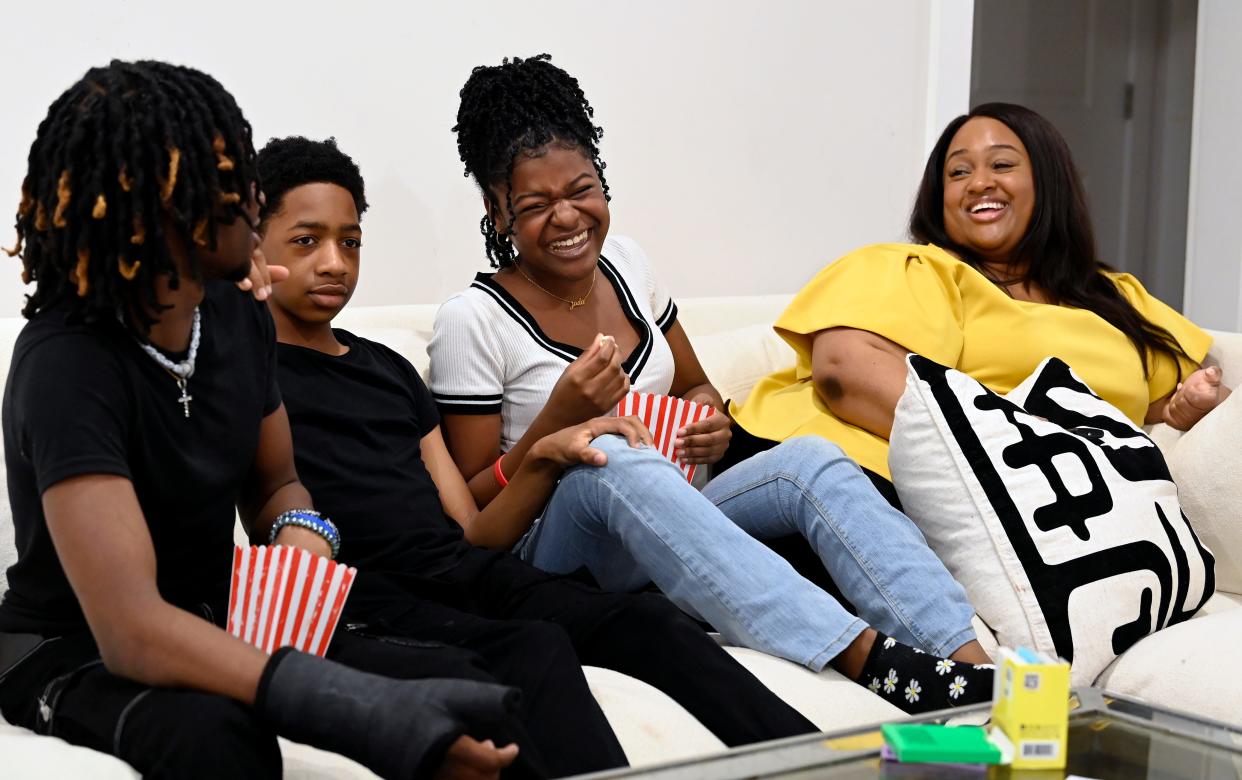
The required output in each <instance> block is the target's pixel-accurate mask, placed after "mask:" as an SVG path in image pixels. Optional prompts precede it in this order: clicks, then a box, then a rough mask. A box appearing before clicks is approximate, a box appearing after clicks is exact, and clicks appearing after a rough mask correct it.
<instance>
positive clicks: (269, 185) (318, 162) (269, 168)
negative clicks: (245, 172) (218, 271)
mask: <svg viewBox="0 0 1242 780" xmlns="http://www.w3.org/2000/svg"><path fill="white" fill-rule="evenodd" d="M257 165H258V167H259V178H260V179H261V180H262V182H263V196H264V198H265V200H264V204H263V207H262V209H261V210H260V211H259V223H260V225H264V224H266V223H267V219H268V217H270V216H271V215H273V214H275V213H276V212H278V211H280V206H281V203H282V202H283V201H284V199H285V194H286V193H288V192H289V190H292V189H295V188H297V187H301V186H302V185H303V184H316V183H324V184H335V185H337V186H338V187H342V188H344V189H345V190H347V191H348V192H349V194H350V195H351V196H352V197H353V199H354V208H356V209H357V210H358V217H359V219H361V218H362V213H363V212H364V211H366V210H367V195H366V187H365V185H364V184H363V181H362V171H360V170H358V164H357V163H355V162H354V161H353V158H351V157H350V156H349V155H347V154H345V153H344V152H342V151H341V150H340V149H339V148H338V147H337V145H336V139H335V138H329V139H328V140H326V141H312V140H310V139H309V138H304V137H302V136H300V135H291V136H289V137H288V138H273V139H271V140H269V141H268V142H267V145H266V146H264V147H263V148H262V149H260V150H259V155H258V159H257Z"/></svg>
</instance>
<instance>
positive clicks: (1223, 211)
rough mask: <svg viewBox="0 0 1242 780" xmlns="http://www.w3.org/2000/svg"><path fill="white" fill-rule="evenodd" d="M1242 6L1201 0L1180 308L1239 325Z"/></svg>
mask: <svg viewBox="0 0 1242 780" xmlns="http://www.w3.org/2000/svg"><path fill="white" fill-rule="evenodd" d="M1239 37H1242V3H1238V2H1236V0H1199V33H1198V40H1197V46H1196V50H1195V55H1196V56H1195V108H1194V125H1193V128H1194V129H1193V130H1192V133H1193V141H1192V143H1191V152H1190V155H1191V157H1190V215H1189V219H1188V220H1187V231H1186V232H1187V239H1186V299H1185V309H1184V310H1185V312H1186V315H1187V316H1188V317H1190V318H1191V319H1192V320H1194V321H1195V322H1197V323H1199V324H1201V325H1203V326H1205V327H1209V328H1220V329H1223V330H1242V152H1240V151H1239V143H1240V142H1242V89H1239V87H1238V74H1239V73H1242V48H1240V47H1239V46H1238V40H1239Z"/></svg>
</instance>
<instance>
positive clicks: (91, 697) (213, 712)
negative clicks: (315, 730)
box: [0, 632, 611, 778]
mask: <svg viewBox="0 0 1242 780" xmlns="http://www.w3.org/2000/svg"><path fill="white" fill-rule="evenodd" d="M5 641H6V637H5V635H4V634H0V644H2V643H4V642H5ZM328 657H329V658H333V659H334V660H338V661H340V662H342V663H346V664H348V665H350V666H353V667H355V668H359V669H364V670H367V671H372V672H374V673H377V674H385V675H387V676H389V677H399V678H407V679H408V678H427V677H453V678H465V679H474V680H484V681H493V680H495V679H496V677H494V676H492V675H490V674H488V673H487V672H486V671H485V670H482V669H480V668H479V667H478V665H477V659H476V658H474V657H472V656H471V654H469V653H467V652H464V651H462V650H459V649H457V648H454V647H449V646H446V645H444V644H440V643H434V642H409V641H404V640H398V641H387V640H377V639H374V638H368V637H359V636H356V635H354V634H351V633H349V632H340V633H338V634H337V636H336V637H335V638H334V639H333V641H332V648H331V649H330V651H329V653H328ZM0 712H2V713H3V714H4V717H5V719H6V720H8V721H9V722H10V723H13V724H15V725H19V726H24V727H26V728H29V729H31V730H33V731H35V732H37V733H39V734H43V735H48V736H54V737H59V738H61V739H63V740H65V741H66V742H69V743H71V744H74V745H81V746H83V747H88V748H92V749H94V750H99V751H101V752H104V753H109V754H111V755H114V756H116V757H117V758H120V759H121V760H122V761H125V762H126V763H128V764H129V765H130V766H132V767H134V768H135V769H137V770H138V771H139V772H141V773H142V775H143V776H144V777H148V778H163V777H167V778H222V777H227V778H279V777H280V776H281V769H282V764H281V755H280V749H279V747H278V744H277V742H276V734H275V733H274V732H273V731H272V729H271V728H270V727H269V726H268V725H267V724H266V723H265V722H264V721H263V719H262V718H261V717H260V716H259V715H258V714H257V713H256V712H255V711H254V710H253V709H251V708H250V707H248V706H246V705H244V704H241V703H240V702H237V701H234V700H232V699H229V698H227V697H224V696H218V695H214V694H209V693H202V692H198V691H189V690H179V689H171V688H151V687H148V686H145V685H142V684H140V683H136V682H133V681H131V680H127V679H125V678H122V677H118V676H116V675H114V674H111V673H110V672H108V671H107V669H105V668H104V666H103V662H102V661H100V659H99V651H98V649H97V648H96V646H95V643H94V641H93V640H92V639H91V637H90V635H89V634H78V635H74V636H63V637H53V638H50V639H47V640H45V641H44V642H43V644H41V645H40V646H39V647H38V648H37V649H35V650H34V651H32V652H31V653H30V654H28V655H26V656H25V658H24V659H23V660H22V661H21V662H20V663H19V664H18V665H17V666H16V667H14V668H13V669H12V670H11V672H10V673H9V674H8V675H7V676H6V677H4V679H3V680H2V681H0ZM317 716H318V715H316V714H310V717H317ZM609 734H610V735H611V732H609ZM474 736H475V737H476V738H479V739H483V738H492V739H495V741H496V742H497V744H506V743H508V742H511V741H512V742H517V743H518V744H519V745H520V746H521V748H522V750H521V753H520V755H519V757H518V760H517V762H515V764H514V765H513V766H512V767H511V768H510V770H509V771H507V772H506V777H542V776H546V773H547V772H546V769H545V768H544V767H543V766H541V765H540V764H539V758H538V751H537V746H536V745H535V743H534V741H533V740H532V739H531V738H530V736H529V735H528V734H527V733H526V731H525V729H524V727H523V725H522V723H521V722H520V720H517V719H510V720H508V721H507V722H505V723H504V724H502V725H501V726H500V727H499V731H498V732H491V733H488V734H476V735H474Z"/></svg>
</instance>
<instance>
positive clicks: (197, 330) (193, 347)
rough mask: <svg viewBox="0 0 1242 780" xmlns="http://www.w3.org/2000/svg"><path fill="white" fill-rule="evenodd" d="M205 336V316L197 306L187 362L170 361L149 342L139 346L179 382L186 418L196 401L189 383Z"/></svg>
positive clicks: (140, 343) (181, 401)
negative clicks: (199, 346) (199, 345)
mask: <svg viewBox="0 0 1242 780" xmlns="http://www.w3.org/2000/svg"><path fill="white" fill-rule="evenodd" d="M202 335H203V314H202V312H201V311H199V308H198V307H197V306H195V307H194V325H193V327H192V329H191V331H190V351H189V353H188V354H187V355H186V356H185V360H182V361H180V362H177V363H174V362H172V361H171V360H169V359H168V358H167V357H166V356H165V355H164V353H163V352H160V351H159V350H158V349H156V348H155V347H154V346H152V345H151V344H150V343H149V342H146V341H140V342H138V346H140V347H142V351H143V352H146V353H147V354H148V355H150V356H151V359H152V360H154V361H155V362H156V363H159V364H160V366H161V367H162V368H163V369H164V370H165V371H167V372H168V373H169V375H170V376H172V378H173V379H174V380H175V381H176V382H177V389H178V390H180V391H181V397H180V398H178V399H177V403H179V404H181V408H182V409H183V410H184V411H185V416H186V417H189V416H190V401H193V400H194V396H192V395H190V391H189V382H190V377H192V376H194V361H195V360H196V359H198V343H199V341H200V340H201V339H202Z"/></svg>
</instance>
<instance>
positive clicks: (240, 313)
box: [0, 282, 280, 635]
mask: <svg viewBox="0 0 1242 780" xmlns="http://www.w3.org/2000/svg"><path fill="white" fill-rule="evenodd" d="M200 311H201V312H202V339H201V342H200V345H199V351H198V357H197V360H196V364H195V372H194V375H193V377H191V378H190V381H189V385H188V390H189V394H190V396H191V397H192V398H193V400H192V401H191V403H190V417H189V418H187V417H186V416H185V413H184V410H183V407H182V405H181V403H180V402H179V401H178V398H179V397H180V395H181V393H180V391H179V389H178V387H177V383H176V381H175V380H174V379H173V378H172V376H171V374H169V373H168V372H167V371H165V370H164V369H163V368H162V367H161V366H160V365H159V364H157V363H156V362H155V361H154V360H153V359H152V358H151V357H150V356H149V355H147V354H146V353H145V352H143V351H142V349H141V348H140V346H139V344H138V342H137V340H136V339H135V338H134V336H133V335H132V334H131V333H130V332H129V331H127V330H126V329H125V328H123V327H122V326H121V325H120V324H119V323H110V322H104V323H95V324H91V325H87V324H69V323H67V322H66V318H65V313H64V311H62V310H58V309H53V310H51V311H47V312H44V313H41V314H39V315H37V316H35V317H34V318H33V319H32V320H30V322H28V323H27V324H26V326H25V327H24V328H23V329H22V332H21V334H20V335H19V336H18V337H17V342H16V344H15V346H14V348H13V362H12V366H11V368H10V370H9V379H8V386H7V387H6V388H5V392H4V408H3V427H4V450H5V455H6V466H7V472H8V489H9V502H10V504H11V506H12V509H13V524H14V530H15V536H16V541H17V554H18V559H17V563H15V564H14V565H13V566H12V567H10V568H9V571H8V578H9V591H8V593H7V594H5V597H4V601H3V603H0V631H22V632H32V633H40V634H44V635H51V634H61V633H69V632H73V631H78V630H84V629H85V628H86V622H85V618H84V617H83V615H82V610H81V608H80V606H79V605H78V602H77V599H76V598H75V597H74V594H73V591H72V589H71V588H70V586H69V582H68V580H67V579H66V578H65V574H64V570H63V569H62V568H61V565H60V561H59V559H58V558H57V556H56V551H55V549H54V548H53V546H52V540H51V537H50V535H49V534H48V530H47V523H46V520H45V518H44V516H43V506H42V502H41V496H42V494H43V491H45V490H47V489H48V488H49V487H51V486H53V485H55V484H56V483H58V482H61V481H63V480H66V479H69V478H70V477H75V476H81V475H84V474H116V475H120V476H123V477H126V478H127V479H129V480H130V481H131V482H132V483H133V485H134V491H135V493H136V494H137V496H138V503H139V504H140V505H141V507H142V512H143V515H144V517H145V519H146V522H147V527H148V528H149V529H150V532H151V540H152V542H153V544H154V547H155V558H156V566H157V581H158V585H159V589H160V593H161V594H162V595H163V597H164V598H165V599H166V600H167V601H169V602H170V603H172V604H175V605H177V606H180V607H182V608H185V609H197V607H198V606H199V605H200V604H208V605H219V604H222V603H223V602H224V601H225V600H226V599H227V597H228V587H229V582H228V580H229V571H230V568H231V555H232V550H233V523H234V517H235V514H234V513H235V507H236V503H237V498H238V493H239V491H240V488H241V486H242V483H243V480H244V479H245V478H246V476H247V474H248V473H249V471H250V468H251V466H252V464H253V462H254V456H255V449H256V447H257V445H258V441H259V427H260V424H261V422H262V420H263V418H264V417H265V416H267V415H268V414H270V413H271V412H273V411H275V410H276V409H277V408H278V407H279V406H280V391H279V389H278V387H277V384H276V377H275V358H276V354H275V327H274V326H273V323H272V317H271V314H270V313H269V312H268V311H267V308H266V306H264V305H263V304H261V303H258V302H256V301H255V300H253V298H252V297H251V296H250V294H249V293H243V292H241V291H239V290H237V289H236V288H235V287H234V286H233V285H231V284H226V283H224V282H211V283H209V284H208V285H207V294H206V297H205V299H204V300H203V303H202V305H201V306H200ZM174 359H177V357H174ZM94 533H97V534H100V535H103V534H109V533H114V529H111V528H108V527H106V526H103V525H101V526H100V527H98V528H96V529H94Z"/></svg>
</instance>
